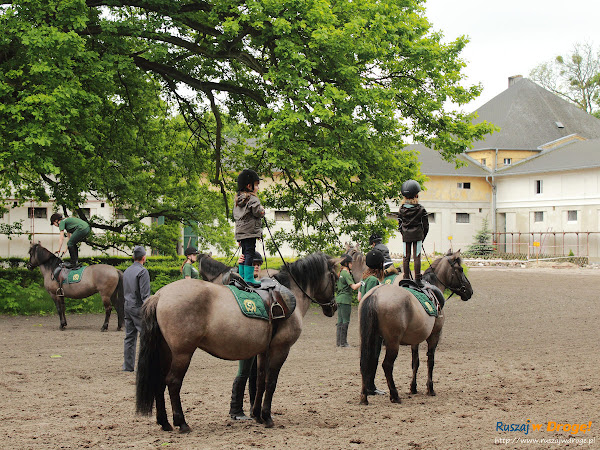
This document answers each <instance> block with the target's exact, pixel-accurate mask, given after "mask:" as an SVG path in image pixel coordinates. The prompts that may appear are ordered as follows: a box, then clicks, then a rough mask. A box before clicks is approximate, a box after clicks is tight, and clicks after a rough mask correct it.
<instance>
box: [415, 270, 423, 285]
mask: <svg viewBox="0 0 600 450" xmlns="http://www.w3.org/2000/svg"><path fill="white" fill-rule="evenodd" d="M415 283H417V286H419V287H424V286H425V285H424V284H423V275H421V274H420V273H419V274H415Z"/></svg>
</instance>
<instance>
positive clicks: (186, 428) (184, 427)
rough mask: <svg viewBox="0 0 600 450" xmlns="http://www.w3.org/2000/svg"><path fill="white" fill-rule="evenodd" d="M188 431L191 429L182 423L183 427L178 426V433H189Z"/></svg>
mask: <svg viewBox="0 0 600 450" xmlns="http://www.w3.org/2000/svg"><path fill="white" fill-rule="evenodd" d="M190 431H192V429H191V428H190V427H189V425H188V424H187V423H184V424H183V425H180V426H179V432H180V433H189V432H190Z"/></svg>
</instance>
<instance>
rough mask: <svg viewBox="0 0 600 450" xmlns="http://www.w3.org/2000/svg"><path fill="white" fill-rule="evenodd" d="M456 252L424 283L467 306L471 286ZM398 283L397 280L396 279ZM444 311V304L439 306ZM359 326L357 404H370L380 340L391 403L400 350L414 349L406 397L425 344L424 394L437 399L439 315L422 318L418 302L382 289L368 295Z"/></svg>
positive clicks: (385, 287) (395, 288)
mask: <svg viewBox="0 0 600 450" xmlns="http://www.w3.org/2000/svg"><path fill="white" fill-rule="evenodd" d="M461 263H462V261H461V257H460V250H459V251H458V252H455V253H452V252H448V254H446V255H445V256H442V257H441V258H438V259H436V260H435V261H434V262H433V263H432V264H431V267H429V268H428V269H427V270H426V271H425V273H424V274H423V280H424V281H426V282H427V283H430V284H433V285H435V286H437V287H438V288H439V289H440V290H441V291H442V292H443V291H444V289H446V288H447V289H450V291H452V292H453V293H456V294H458V295H460V298H461V299H462V300H463V301H467V300H469V299H470V298H471V296H472V295H473V288H472V287H471V283H470V282H469V280H468V279H467V277H466V276H465V274H464V272H463V268H462V265H461ZM397 278H398V277H397ZM441 307H442V308H443V304H441ZM359 321H360V340H361V352H360V371H361V375H362V390H361V396H360V403H361V404H363V405H367V404H368V400H367V389H368V387H369V386H371V385H372V382H373V378H374V376H375V371H376V369H377V364H378V357H379V349H380V348H381V347H380V343H381V339H383V341H385V345H386V347H385V348H386V353H385V358H384V360H383V364H382V367H383V371H384V373H385V377H386V380H387V384H388V388H389V390H390V400H391V401H392V402H393V403H400V397H399V396H398V390H397V389H396V385H395V384H394V378H393V375H392V371H393V368H394V362H395V360H396V357H397V356H398V350H399V348H400V345H410V346H411V347H412V369H413V378H412V383H411V385H410V392H411V393H413V394H416V393H417V371H418V369H419V343H421V342H423V341H425V340H426V341H427V368H428V375H427V393H428V394H429V395H435V391H434V389H433V366H434V360H435V349H436V347H437V345H438V342H439V340H440V336H441V333H442V327H443V325H444V314H443V309H441V310H440V312H439V314H438V317H434V316H430V315H428V314H427V313H426V312H425V309H424V308H423V306H422V305H421V304H420V303H419V301H418V300H417V298H416V297H415V296H414V295H413V294H411V293H410V292H409V291H407V290H406V289H404V288H402V287H400V286H397V285H391V284H390V285H383V286H379V287H377V288H374V289H373V290H372V291H370V294H368V295H367V296H366V297H365V298H364V299H363V300H362V302H361V304H360V305H359Z"/></svg>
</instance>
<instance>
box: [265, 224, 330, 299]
mask: <svg viewBox="0 0 600 450" xmlns="http://www.w3.org/2000/svg"><path fill="white" fill-rule="evenodd" d="M263 220H264V221H265V225H266V227H267V231H268V232H269V236H271V240H272V241H273V244H274V245H275V248H276V249H277V253H278V254H279V257H280V258H281V261H282V262H283V264H284V265H285V268H286V269H287V271H288V273H289V274H290V277H292V280H294V283H296V285H297V286H298V287H299V288H300V290H301V291H302V293H303V294H304V295H306V296H307V297H308V298H309V300H310V301H311V302H312V303H316V304H317V305H319V306H329V307H330V308H333V307H334V305H335V285H334V288H333V293H332V297H331V300H330V301H329V302H327V303H321V302H319V301H318V300H315V299H314V298H313V297H312V296H310V295H309V294H308V293H307V292H306V291H305V290H304V288H303V287H302V286H301V285H300V283H298V281H296V278H295V277H294V275H293V274H292V271H291V270H290V266H289V264H288V263H287V262H286V261H285V259H283V256H282V255H281V251H280V250H279V246H278V245H277V242H275V239H274V238H273V234H272V233H271V229H270V228H269V224H268V223H267V220H266V219H265V218H264V217H263ZM263 245H264V244H263ZM266 257H267V255H266V254H265V258H266ZM333 277H334V275H333V273H332V272H331V271H330V272H329V281H328V283H327V287H329V284H330V283H331V282H332V280H333Z"/></svg>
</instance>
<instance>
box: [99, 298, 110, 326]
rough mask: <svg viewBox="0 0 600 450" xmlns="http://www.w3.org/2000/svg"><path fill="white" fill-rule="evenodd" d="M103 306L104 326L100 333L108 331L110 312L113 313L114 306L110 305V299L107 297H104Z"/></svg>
mask: <svg viewBox="0 0 600 450" xmlns="http://www.w3.org/2000/svg"><path fill="white" fill-rule="evenodd" d="M102 304H103V305H104V312H105V315H104V324H102V328H100V331H106V330H108V321H109V320H110V312H111V311H112V305H111V304H110V297H107V296H105V295H103V296H102Z"/></svg>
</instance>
